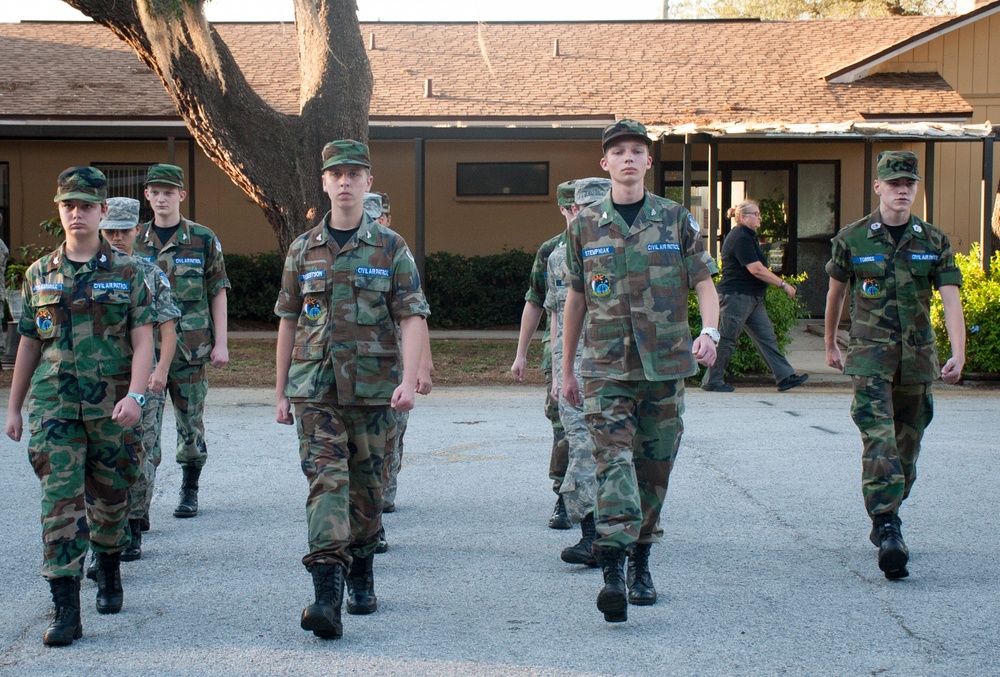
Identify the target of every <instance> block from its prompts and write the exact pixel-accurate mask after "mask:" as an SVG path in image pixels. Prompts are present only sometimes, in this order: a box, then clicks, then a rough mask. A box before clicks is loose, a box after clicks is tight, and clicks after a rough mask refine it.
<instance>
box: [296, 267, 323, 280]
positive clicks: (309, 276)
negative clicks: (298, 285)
mask: <svg viewBox="0 0 1000 677" xmlns="http://www.w3.org/2000/svg"><path fill="white" fill-rule="evenodd" d="M325 277H326V271H325V270H310V271H309V272H308V273H302V274H301V275H299V282H305V281H306V280H315V279H316V278H325Z"/></svg>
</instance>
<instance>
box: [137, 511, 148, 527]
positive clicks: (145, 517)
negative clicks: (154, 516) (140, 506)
mask: <svg viewBox="0 0 1000 677" xmlns="http://www.w3.org/2000/svg"><path fill="white" fill-rule="evenodd" d="M139 522H140V523H141V524H142V528H141V529H140V531H149V511H148V510H147V511H146V512H145V513H143V515H142V518H141V519H140V520H139Z"/></svg>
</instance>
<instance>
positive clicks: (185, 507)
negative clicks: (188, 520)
mask: <svg viewBox="0 0 1000 677" xmlns="http://www.w3.org/2000/svg"><path fill="white" fill-rule="evenodd" d="M181 468H182V469H183V471H184V479H182V480H181V500H180V503H178V504H177V507H176V508H174V517H194V516H195V515H197V514H198V478H200V477H201V468H196V467H194V466H193V465H182V466H181Z"/></svg>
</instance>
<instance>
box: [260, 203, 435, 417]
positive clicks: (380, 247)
mask: <svg viewBox="0 0 1000 677" xmlns="http://www.w3.org/2000/svg"><path fill="white" fill-rule="evenodd" d="M329 219H330V215H329V213H328V214H327V215H326V216H325V217H324V218H323V221H322V223H320V224H319V225H318V226H316V227H315V228H313V229H312V230H310V231H308V232H307V233H304V234H303V235H300V236H299V237H298V239H296V240H295V242H293V243H292V245H291V247H289V249H288V257H287V258H286V259H285V271H284V274H283V276H282V280H281V291H280V292H279V293H278V300H277V302H276V303H275V304H274V312H275V314H276V315H278V316H279V317H282V318H286V319H290V320H295V323H296V324H295V343H294V346H293V348H292V363H291V367H290V368H289V370H288V386H287V387H286V388H285V394H286V395H287V396H288V397H289V399H290V400H292V401H293V402H321V401H326V402H331V401H332V402H336V403H338V404H340V405H341V406H346V405H382V404H388V403H389V400H390V399H391V398H392V392H393V390H395V388H396V386H397V385H399V380H400V371H399V364H400V358H399V351H398V348H397V345H396V325H397V324H398V323H399V322H400V320H402V319H403V318H406V317H409V316H411V315H422V316H424V317H427V316H428V315H430V308H429V307H428V305H427V301H426V300H425V299H424V293H423V291H422V290H421V288H420V276H419V274H418V273H417V266H416V264H415V263H414V261H413V256H412V254H410V250H409V248H408V247H407V246H406V242H404V241H403V238H402V237H400V236H399V234H397V233H396V232H395V231H393V230H390V229H389V228H386V227H384V226H381V225H379V224H377V223H375V222H374V221H373V220H372V219H371V218H370V217H369V216H368V215H367V214H366V215H365V216H364V220H363V221H362V223H361V227H360V228H359V229H358V232H357V234H356V235H355V236H354V237H352V238H351V240H349V241H348V242H347V243H346V244H345V245H344V247H343V249H338V247H337V243H336V241H334V240H333V238H332V237H330V233H329V226H328V224H329Z"/></svg>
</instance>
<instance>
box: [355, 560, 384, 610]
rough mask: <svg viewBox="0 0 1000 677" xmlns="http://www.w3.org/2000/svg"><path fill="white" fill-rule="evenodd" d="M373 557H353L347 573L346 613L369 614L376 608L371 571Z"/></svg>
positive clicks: (376, 601)
mask: <svg viewBox="0 0 1000 677" xmlns="http://www.w3.org/2000/svg"><path fill="white" fill-rule="evenodd" d="M374 564H375V555H374V554H371V555H368V557H365V558H364V559H362V558H360V557H355V558H354V560H353V561H352V562H351V568H350V569H348V571H347V613H349V614H354V615H362V614H370V613H372V612H374V611H375V610H376V609H377V608H378V599H377V598H376V597H375V573H374V572H373V571H372V568H373V565H374Z"/></svg>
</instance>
